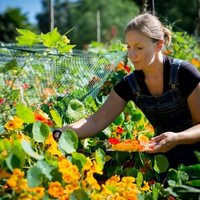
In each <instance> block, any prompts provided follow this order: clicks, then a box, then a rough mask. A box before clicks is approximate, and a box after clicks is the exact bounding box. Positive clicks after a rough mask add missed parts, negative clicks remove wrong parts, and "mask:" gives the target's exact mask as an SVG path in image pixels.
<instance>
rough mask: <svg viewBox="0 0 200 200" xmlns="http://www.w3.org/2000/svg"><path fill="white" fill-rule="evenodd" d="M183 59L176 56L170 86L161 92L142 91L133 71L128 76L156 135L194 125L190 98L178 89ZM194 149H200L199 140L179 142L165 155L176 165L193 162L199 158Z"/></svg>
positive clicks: (137, 102) (172, 165)
mask: <svg viewBox="0 0 200 200" xmlns="http://www.w3.org/2000/svg"><path fill="white" fill-rule="evenodd" d="M181 62H182V61H181V60H179V59H174V61H173V63H172V65H171V71H170V80H169V84H170V86H171V88H170V89H169V90H168V91H166V92H164V93H163V94H162V95H161V96H149V95H144V94H142V93H141V89H140V86H139V84H138V82H137V80H136V78H135V75H134V73H132V74H131V75H130V76H127V77H126V79H127V81H128V84H129V86H130V87H131V90H132V92H133V95H135V96H136V98H135V104H136V105H137V106H138V107H139V108H140V109H141V111H142V112H143V113H144V114H145V116H146V117H147V119H148V120H149V122H150V123H151V124H152V125H153V127H154V130H155V135H159V134H161V133H164V132H168V131H171V132H180V131H183V130H186V129H188V128H190V127H192V126H193V124H192V118H191V114H190V110H189V107H188V104H187V99H186V98H184V97H183V96H182V95H181V93H180V91H179V89H178V70H179V68H180V64H181ZM194 150H200V144H199V143H198V144H194V145H178V146H176V147H175V148H173V149H172V150H170V151H168V152H167V153H165V155H166V156H167V157H168V160H169V162H170V167H177V166H178V164H179V163H183V164H185V165H190V164H193V163H197V162H198V161H197V159H196V157H195V155H194V153H193V152H194Z"/></svg>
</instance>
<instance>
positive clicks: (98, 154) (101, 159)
mask: <svg viewBox="0 0 200 200" xmlns="http://www.w3.org/2000/svg"><path fill="white" fill-rule="evenodd" d="M95 159H96V162H97V165H98V166H99V168H100V170H103V168H104V164H105V162H106V157H105V152H104V151H103V150H102V149H97V150H96V151H95Z"/></svg>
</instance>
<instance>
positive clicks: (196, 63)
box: [191, 58, 200, 67]
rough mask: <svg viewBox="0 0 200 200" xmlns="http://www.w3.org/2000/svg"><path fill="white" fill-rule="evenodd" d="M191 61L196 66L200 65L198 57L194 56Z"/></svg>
mask: <svg viewBox="0 0 200 200" xmlns="http://www.w3.org/2000/svg"><path fill="white" fill-rule="evenodd" d="M191 63H192V64H193V65H194V66H196V67H200V60H198V59H196V58H193V59H192V60H191Z"/></svg>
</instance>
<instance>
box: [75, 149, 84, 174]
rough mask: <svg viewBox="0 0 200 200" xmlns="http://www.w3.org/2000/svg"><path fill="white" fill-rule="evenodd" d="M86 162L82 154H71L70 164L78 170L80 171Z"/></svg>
mask: <svg viewBox="0 0 200 200" xmlns="http://www.w3.org/2000/svg"><path fill="white" fill-rule="evenodd" d="M86 162H87V158H86V156H85V155H84V154H82V153H78V152H73V153H72V163H73V164H75V165H76V166H77V167H78V168H79V170H80V171H81V169H82V168H83V166H84V165H85V163H86Z"/></svg>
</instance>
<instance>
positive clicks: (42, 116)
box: [34, 110, 53, 126]
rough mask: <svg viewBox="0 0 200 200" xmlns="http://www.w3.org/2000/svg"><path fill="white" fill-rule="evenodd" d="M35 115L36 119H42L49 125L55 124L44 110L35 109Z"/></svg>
mask: <svg viewBox="0 0 200 200" xmlns="http://www.w3.org/2000/svg"><path fill="white" fill-rule="evenodd" d="M34 115H35V120H38V121H41V122H43V123H44V124H47V125H49V126H52V125H53V122H52V121H51V120H50V119H49V117H48V115H47V114H46V113H44V112H43V111H42V110H37V111H35V112H34Z"/></svg>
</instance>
